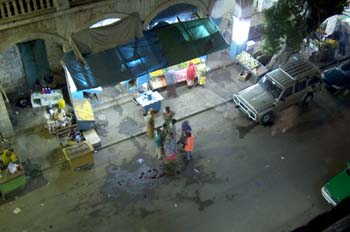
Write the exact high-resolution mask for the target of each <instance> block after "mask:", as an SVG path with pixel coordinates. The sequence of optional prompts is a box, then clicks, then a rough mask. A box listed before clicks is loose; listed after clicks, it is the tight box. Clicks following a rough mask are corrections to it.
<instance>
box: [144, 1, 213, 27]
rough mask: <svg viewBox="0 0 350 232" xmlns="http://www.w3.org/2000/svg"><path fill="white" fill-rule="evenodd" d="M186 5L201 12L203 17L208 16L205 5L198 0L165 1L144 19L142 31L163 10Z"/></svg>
mask: <svg viewBox="0 0 350 232" xmlns="http://www.w3.org/2000/svg"><path fill="white" fill-rule="evenodd" d="M181 3H182V4H188V5H193V6H195V7H197V9H198V11H199V12H201V13H202V14H204V15H208V13H209V11H208V8H207V6H206V5H205V4H203V2H202V1H200V0H180V1H179V0H170V1H166V2H164V3H162V4H160V5H158V6H157V8H155V9H153V10H152V11H151V13H150V14H149V15H148V16H147V17H146V18H145V20H144V23H143V29H144V30H147V26H148V24H150V22H151V21H152V19H153V18H154V17H156V16H157V15H158V14H159V13H160V12H162V11H164V10H165V9H167V8H169V7H171V6H173V5H176V4H181Z"/></svg>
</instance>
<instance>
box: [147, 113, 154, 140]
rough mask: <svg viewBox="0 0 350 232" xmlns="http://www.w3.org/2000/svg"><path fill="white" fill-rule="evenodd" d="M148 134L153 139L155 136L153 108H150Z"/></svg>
mask: <svg viewBox="0 0 350 232" xmlns="http://www.w3.org/2000/svg"><path fill="white" fill-rule="evenodd" d="M147 135H148V137H149V138H151V139H152V138H154V111H153V109H149V110H148V119H147Z"/></svg>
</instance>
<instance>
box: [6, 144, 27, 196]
mask: <svg viewBox="0 0 350 232" xmlns="http://www.w3.org/2000/svg"><path fill="white" fill-rule="evenodd" d="M26 182H27V178H26V176H25V175H24V170H23V167H22V165H21V164H20V162H19V159H18V157H17V155H16V154H15V153H14V151H13V150H12V149H3V150H1V151H0V194H1V196H2V198H3V199H5V197H6V195H7V194H9V193H11V192H13V191H15V190H16V189H18V188H21V187H23V186H24V185H25V184H26Z"/></svg>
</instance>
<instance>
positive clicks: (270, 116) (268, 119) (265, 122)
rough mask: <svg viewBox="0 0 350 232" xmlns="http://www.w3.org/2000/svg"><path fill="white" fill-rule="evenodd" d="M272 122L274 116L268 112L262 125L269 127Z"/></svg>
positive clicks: (263, 117) (262, 119)
mask: <svg viewBox="0 0 350 232" xmlns="http://www.w3.org/2000/svg"><path fill="white" fill-rule="evenodd" d="M271 120H272V114H271V112H268V113H266V114H264V115H263V116H262V118H261V120H260V122H261V124H262V125H267V124H268V123H270V122H271Z"/></svg>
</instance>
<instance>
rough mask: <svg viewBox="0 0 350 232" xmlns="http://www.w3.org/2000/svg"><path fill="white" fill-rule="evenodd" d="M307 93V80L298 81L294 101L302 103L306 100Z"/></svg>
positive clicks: (295, 86)
mask: <svg viewBox="0 0 350 232" xmlns="http://www.w3.org/2000/svg"><path fill="white" fill-rule="evenodd" d="M306 93H307V80H306V79H303V80H298V81H297V82H296V83H295V85H294V94H293V95H294V96H293V101H294V103H297V102H301V101H303V100H304V97H305V96H306Z"/></svg>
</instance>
